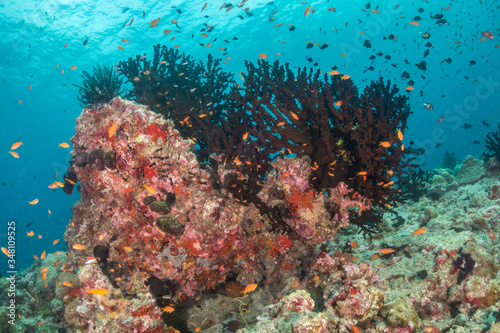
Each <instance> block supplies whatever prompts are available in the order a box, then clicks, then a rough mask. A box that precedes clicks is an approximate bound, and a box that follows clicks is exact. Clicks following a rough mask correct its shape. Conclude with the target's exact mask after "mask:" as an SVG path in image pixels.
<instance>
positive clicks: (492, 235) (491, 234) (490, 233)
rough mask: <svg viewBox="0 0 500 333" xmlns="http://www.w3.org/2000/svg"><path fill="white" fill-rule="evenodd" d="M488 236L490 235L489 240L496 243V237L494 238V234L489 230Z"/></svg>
mask: <svg viewBox="0 0 500 333" xmlns="http://www.w3.org/2000/svg"><path fill="white" fill-rule="evenodd" d="M488 235H490V237H491V240H493V241H494V242H496V241H497V236H495V234H494V233H493V231H491V229H488Z"/></svg>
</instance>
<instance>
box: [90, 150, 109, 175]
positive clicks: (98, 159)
mask: <svg viewBox="0 0 500 333" xmlns="http://www.w3.org/2000/svg"><path fill="white" fill-rule="evenodd" d="M87 164H88V165H89V166H90V167H91V168H92V169H97V170H104V167H105V164H104V150H102V149H93V150H91V151H90V152H89V154H88V155H87Z"/></svg>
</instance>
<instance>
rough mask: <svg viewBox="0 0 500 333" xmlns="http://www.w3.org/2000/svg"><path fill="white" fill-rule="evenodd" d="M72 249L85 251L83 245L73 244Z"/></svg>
mask: <svg viewBox="0 0 500 333" xmlns="http://www.w3.org/2000/svg"><path fill="white" fill-rule="evenodd" d="M73 248H74V249H75V250H85V246H84V245H82V244H74V245H73Z"/></svg>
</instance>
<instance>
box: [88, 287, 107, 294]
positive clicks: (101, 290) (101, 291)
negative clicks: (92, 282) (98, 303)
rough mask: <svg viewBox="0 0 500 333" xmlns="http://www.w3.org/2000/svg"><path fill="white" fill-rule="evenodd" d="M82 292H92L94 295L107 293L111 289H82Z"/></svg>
mask: <svg viewBox="0 0 500 333" xmlns="http://www.w3.org/2000/svg"><path fill="white" fill-rule="evenodd" d="M83 292H84V293H86V294H94V295H107V294H109V293H110V292H111V291H109V290H108V289H106V288H100V289H91V290H85V291H83Z"/></svg>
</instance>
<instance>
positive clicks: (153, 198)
mask: <svg viewBox="0 0 500 333" xmlns="http://www.w3.org/2000/svg"><path fill="white" fill-rule="evenodd" d="M154 201H156V196H154V195H148V196H146V197H144V199H142V203H143V204H145V205H146V206H149V205H151V204H152V203H153V202H154Z"/></svg>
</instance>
